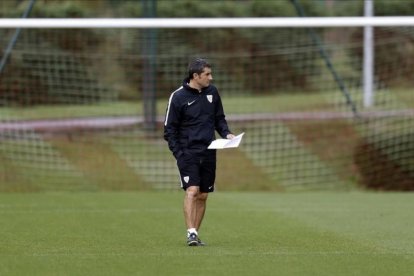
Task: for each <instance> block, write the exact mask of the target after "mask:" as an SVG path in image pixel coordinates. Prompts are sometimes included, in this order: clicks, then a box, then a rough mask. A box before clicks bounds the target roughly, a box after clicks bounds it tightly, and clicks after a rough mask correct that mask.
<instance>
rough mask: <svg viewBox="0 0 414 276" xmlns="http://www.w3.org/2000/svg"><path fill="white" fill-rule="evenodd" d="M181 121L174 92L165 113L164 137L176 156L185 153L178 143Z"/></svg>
mask: <svg viewBox="0 0 414 276" xmlns="http://www.w3.org/2000/svg"><path fill="white" fill-rule="evenodd" d="M180 122H181V118H180V110H179V106H178V105H177V103H176V98H174V93H173V94H171V96H170V99H169V101H168V106H167V111H166V114H165V122H164V139H165V140H166V141H167V142H168V147H169V149H170V150H171V152H172V153H173V155H174V156H175V158H178V157H179V156H181V155H182V154H183V152H182V150H181V148H180V147H179V143H178V138H179V137H178V134H179V129H180Z"/></svg>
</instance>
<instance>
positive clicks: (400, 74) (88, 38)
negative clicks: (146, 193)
mask: <svg viewBox="0 0 414 276" xmlns="http://www.w3.org/2000/svg"><path fill="white" fill-rule="evenodd" d="M366 26H372V27H373V29H374V32H375V40H376V43H375V45H374V47H373V51H375V62H374V66H375V78H374V82H375V86H376V87H377V88H378V90H377V91H378V92H377V95H376V104H375V106H372V107H366V106H364V102H363V101H364V99H363V80H362V76H363V68H362V63H363V62H362V59H363V39H362V38H363V28H364V27H366ZM16 28H21V34H20V36H19V39H18V40H17V42H16V44H15V47H14V48H13V49H12V51H11V55H10V58H9V59H8V61H7V64H6V66H5V68H4V70H3V71H2V72H1V74H0V140H1V143H0V180H1V181H0V183H5V184H2V185H3V186H1V185H0V189H1V190H13V189H17V188H16V187H30V188H31V189H32V190H99V189H103V190H105V189H138V188H153V189H176V188H177V187H179V185H177V181H176V180H177V177H176V167H175V162H174V159H173V158H172V155H171V154H170V152H169V151H168V149H167V145H166V143H165V141H163V139H162V120H163V116H164V113H165V108H166V104H167V101H168V97H169V95H170V93H171V92H173V91H174V90H175V89H176V88H178V87H179V86H180V85H181V81H182V79H183V78H184V77H185V75H186V67H187V63H188V61H189V59H190V58H192V57H196V56H201V57H205V58H208V59H209V60H210V61H211V63H212V66H213V67H212V69H213V78H214V84H215V85H216V86H217V87H218V89H219V92H220V95H221V96H222V100H223V104H224V109H225V113H226V116H227V117H226V118H227V119H228V121H229V124H230V127H231V129H232V130H233V132H235V133H236V134H237V133H240V132H245V133H246V135H245V137H244V141H243V142H242V144H241V146H240V148H238V149H234V150H230V151H225V152H224V151H220V152H219V153H218V154H219V160H220V161H219V162H221V163H219V166H218V175H217V181H218V186H220V185H223V189H226V186H225V185H229V184H231V183H238V184H239V185H240V186H243V187H247V186H249V185H250V187H252V186H253V187H256V188H257V189H273V190H286V191H290V190H318V189H319V190H327V189H332V190H338V189H339V190H348V189H352V188H354V187H355V186H357V185H366V186H372V187H374V188H378V189H384V187H385V188H387V187H389V189H392V188H395V185H396V186H398V187H397V188H401V187H402V188H404V189H409V187H410V186H409V185H410V183H411V181H412V179H413V174H414V166H413V164H412V160H413V159H412V158H413V156H412V153H413V152H414V150H412V145H413V141H414V138H413V136H414V134H413V132H412V130H413V129H414V120H413V118H414V111H413V110H414V104H413V103H414V94H413V93H412V75H413V73H414V72H413V70H414V69H413V68H414V64H413V62H414V53H413V52H412V49H413V38H414V19H413V17H370V18H364V17H351V18H349V17H335V18H313V17H309V18H203V19H199V18H174V19H173V18H136V19H134V18H123V19H121V18H120V19H114V18H79V19H78V18H76V19H74V18H65V19H63V18H55V19H52V18H47V19H37V18H30V19H11V18H2V19H0V46H1V49H4V48H5V45H7V44H8V42H9V40H10V39H11V37H12V35H13V32H14V31H15V29H16ZM309 28H314V30H315V33H316V34H317V35H318V37H319V38H320V42H321V44H322V45H323V46H324V50H325V53H326V55H327V56H329V58H330V62H331V64H332V66H334V67H335V70H336V71H337V73H338V75H339V76H340V77H341V79H342V80H343V82H344V84H345V85H346V87H347V89H348V92H349V94H350V96H351V98H352V100H353V102H354V103H355V105H356V106H357V108H358V113H359V115H360V119H358V120H355V118H354V116H353V113H352V110H351V108H350V106H349V103H348V102H347V100H346V99H345V97H344V95H343V94H341V91H340V89H339V88H338V85H337V83H336V82H335V80H334V78H333V77H332V74H331V73H330V72H329V69H328V68H327V66H326V63H325V62H324V60H323V59H322V58H321V55H320V48H319V45H318V43H315V41H313V40H312V39H311V38H310V37H309V36H308V33H309ZM149 29H151V30H154V32H148V30H149ZM154 33H156V38H154ZM0 53H1V54H2V55H3V50H2V52H0ZM151 72H152V73H151ZM146 74H154V75H153V78H147V76H146ZM147 80H151V83H146V81H147ZM147 89H153V90H154V94H152V95H150V96H149V97H150V98H152V97H153V96H154V99H155V101H156V102H155V104H156V105H155V106H154V107H152V106H150V107H148V106H145V105H143V104H142V103H143V102H144V101H145V97H146V95H145V94H144V93H146V92H147V91H144V90H147ZM147 110H151V112H152V111H156V112H157V113H156V114H154V115H155V116H156V121H155V123H156V125H155V129H154V130H153V131H151V132H149V131H147V128H148V126H146V125H145V123H146V120H145V113H146V112H148V111H147ZM410 154H411V155H410ZM229 166H230V167H231V169H228V168H229ZM221 167H223V168H227V169H222V168H221ZM384 181H388V182H384ZM138 183H139V184H138ZM390 183H394V184H393V185H394V186H392V185H391V186H387V185H388V184H390ZM395 183H396V184H395ZM375 185H378V186H375ZM13 187H14V188H13ZM227 188H229V189H231V188H234V186H232V187H227Z"/></svg>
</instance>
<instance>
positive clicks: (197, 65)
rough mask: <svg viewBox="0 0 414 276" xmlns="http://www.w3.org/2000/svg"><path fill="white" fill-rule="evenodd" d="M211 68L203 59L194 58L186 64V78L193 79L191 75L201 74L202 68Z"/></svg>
mask: <svg viewBox="0 0 414 276" xmlns="http://www.w3.org/2000/svg"><path fill="white" fill-rule="evenodd" d="M206 67H208V68H211V65H210V63H209V62H208V61H207V60H205V59H203V58H195V59H193V60H192V61H191V62H190V63H189V64H188V77H189V78H190V80H191V79H192V78H193V74H194V73H197V74H201V73H203V71H204V68H206Z"/></svg>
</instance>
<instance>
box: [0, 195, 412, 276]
mask: <svg viewBox="0 0 414 276" xmlns="http://www.w3.org/2000/svg"><path fill="white" fill-rule="evenodd" d="M413 196H414V195H413V194H412V193H368V192H348V193H346V192H341V193H340V192H337V193H333V192H329V193H327V192H325V193H324V192H318V193H316V192H315V193H262V192H222V191H217V192H215V193H214V194H212V195H211V196H210V199H209V201H208V207H207V208H208V209H207V213H206V217H205V220H204V223H203V225H202V229H201V230H200V237H201V238H202V239H203V240H204V241H205V242H206V243H207V246H205V247H188V246H186V243H185V227H184V222H183V216H182V199H183V193H182V192H181V191H172V192H154V191H152V192H131V193H127V192H114V193H112V192H105V193H87V192H82V193H30V194H0V221H1V227H0V237H1V241H0V275H43V276H44V275H412V273H413V271H414V258H413V257H414V231H413V229H414V212H413V210H414V200H413Z"/></svg>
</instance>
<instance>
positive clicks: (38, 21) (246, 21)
mask: <svg viewBox="0 0 414 276" xmlns="http://www.w3.org/2000/svg"><path fill="white" fill-rule="evenodd" d="M366 26H372V27H380V26H383V27H386V26H388V27H395V26H414V16H373V17H246V18H1V19H0V28H3V29H5V28H51V29H65V28H140V29H151V28H266V27H268V28H283V27H289V28H292V27H293V28H295V27H296V28H310V27H328V28H329V27H366Z"/></svg>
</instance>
